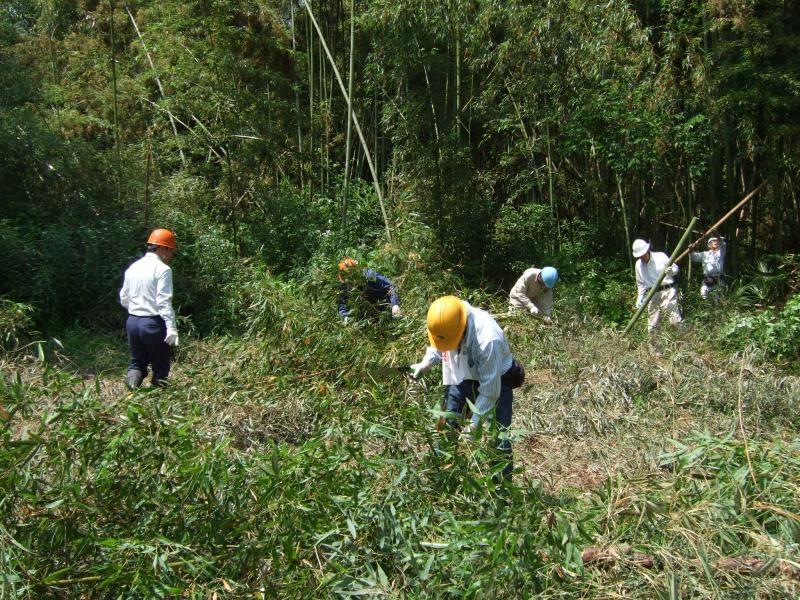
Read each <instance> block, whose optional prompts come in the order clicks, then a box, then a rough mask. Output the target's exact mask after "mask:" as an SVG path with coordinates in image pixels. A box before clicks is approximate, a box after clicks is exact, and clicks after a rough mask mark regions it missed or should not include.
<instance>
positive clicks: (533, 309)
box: [528, 306, 539, 317]
mask: <svg viewBox="0 0 800 600" xmlns="http://www.w3.org/2000/svg"><path fill="white" fill-rule="evenodd" d="M528 310H529V311H530V312H531V314H532V315H533V316H534V317H535V316H537V315H538V314H539V309H538V308H536V307H535V306H531V307H530V308H529V309H528Z"/></svg>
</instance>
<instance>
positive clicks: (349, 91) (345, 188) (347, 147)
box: [342, 0, 355, 230]
mask: <svg viewBox="0 0 800 600" xmlns="http://www.w3.org/2000/svg"><path fill="white" fill-rule="evenodd" d="M354 34H355V0H350V72H349V73H348V75H347V138H346V141H345V151H344V182H343V185H342V229H343V230H344V229H345V228H346V227H347V193H348V187H349V184H350V142H351V137H352V124H353V122H352V114H353V102H352V100H353V54H354V53H355V35H354Z"/></svg>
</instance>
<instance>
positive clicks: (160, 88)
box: [125, 4, 186, 168]
mask: <svg viewBox="0 0 800 600" xmlns="http://www.w3.org/2000/svg"><path fill="white" fill-rule="evenodd" d="M125 11H126V12H127V13H128V17H130V19H131V23H132V24H133V29H134V30H135V31H136V37H138V38H139V42H140V43H141V44H142V49H144V55H145V56H146V57H147V62H148V63H149V64H150V70H151V71H153V79H154V80H155V82H156V85H157V86H158V93H159V95H160V96H161V99H162V100H166V99H167V96H166V94H165V93H164V86H163V85H161V78H160V77H159V76H158V72H157V71H156V66H155V64H154V63H153V57H152V56H150V51H149V50H148V49H147V44H145V43H144V38H143V37H142V32H141V31H139V26H138V25H137V24H136V19H134V18H133V13H131V9H130V8H128V5H127V4H126V5H125ZM167 114H168V115H169V124H170V125H171V126H172V134H173V135H174V136H175V140H176V141H177V142H178V154H180V157H181V164H182V165H183V167H184V168H186V156H184V154H183V148H182V147H181V143H180V139H181V138H180V136H179V135H178V127H177V126H176V125H175V119H174V118H173V117H172V113H170V112H168V113H167Z"/></svg>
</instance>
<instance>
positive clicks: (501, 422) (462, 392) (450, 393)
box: [445, 379, 514, 478]
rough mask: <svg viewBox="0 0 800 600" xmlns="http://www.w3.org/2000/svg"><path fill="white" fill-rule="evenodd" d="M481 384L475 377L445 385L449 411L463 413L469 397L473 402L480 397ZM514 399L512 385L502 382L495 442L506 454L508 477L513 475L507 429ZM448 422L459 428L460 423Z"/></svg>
mask: <svg viewBox="0 0 800 600" xmlns="http://www.w3.org/2000/svg"><path fill="white" fill-rule="evenodd" d="M479 388H480V384H479V383H478V382H477V381H475V380H474V379H465V380H464V381H462V382H461V383H460V384H458V385H448V386H445V400H446V405H447V411H448V412H452V413H456V414H462V412H463V410H464V406H465V405H466V403H467V399H469V400H470V401H471V402H474V401H475V398H477V397H478V393H479V392H478V390H479ZM513 399H514V392H513V390H512V389H511V386H510V385H508V384H507V383H502V384H501V386H500V397H499V398H498V399H497V404H496V405H495V407H494V420H495V422H496V424H497V430H498V434H500V435H498V437H497V440H496V442H495V444H496V448H497V449H498V450H500V451H501V452H503V453H504V454H506V458H507V462H506V464H505V466H504V467H503V476H504V477H506V478H510V477H511V471H512V469H513V464H512V456H511V440H509V439H508V437H507V430H508V428H509V427H511V411H512V403H513ZM448 424H449V425H450V426H451V427H453V428H457V427H458V423H457V422H455V421H448Z"/></svg>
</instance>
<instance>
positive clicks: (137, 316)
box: [128, 313, 161, 319]
mask: <svg viewBox="0 0 800 600" xmlns="http://www.w3.org/2000/svg"><path fill="white" fill-rule="evenodd" d="M128 316H129V317H136V318H137V319H160V318H161V315H132V314H130V313H128Z"/></svg>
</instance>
